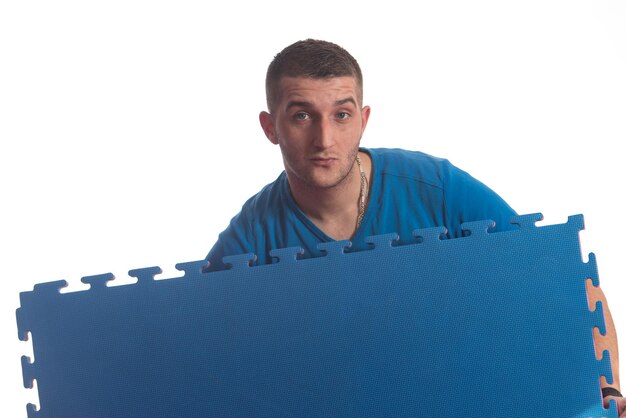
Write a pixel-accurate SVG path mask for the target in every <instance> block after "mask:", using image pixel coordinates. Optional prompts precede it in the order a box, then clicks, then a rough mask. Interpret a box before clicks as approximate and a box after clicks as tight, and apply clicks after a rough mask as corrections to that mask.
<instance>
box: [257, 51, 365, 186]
mask: <svg viewBox="0 0 626 418" xmlns="http://www.w3.org/2000/svg"><path fill="white" fill-rule="evenodd" d="M362 84H363V81H362V77H361V70H360V69H359V65H358V64H357V62H356V60H355V59H354V58H353V57H352V56H351V55H350V54H348V52H346V51H345V50H344V49H343V48H341V47H339V46H337V45H335V44H332V43H330V42H325V41H316V40H306V41H300V42H296V43H295V44H293V45H290V46H288V47H287V48H285V49H284V50H283V51H282V52H280V53H279V54H278V55H276V58H274V61H273V62H272V63H271V64H270V66H269V69H268V73H267V94H268V96H267V100H268V107H269V113H268V112H265V111H264V112H261V113H260V115H259V121H260V123H261V127H262V128H263V131H264V133H265V136H266V137H267V138H268V139H269V141H270V142H271V143H273V144H275V145H279V146H280V150H281V153H282V155H283V162H284V165H285V171H286V173H287V177H288V180H289V185H290V187H291V190H292V193H297V192H298V191H302V190H304V189H308V190H311V189H312V188H315V189H318V190H321V189H325V190H331V189H332V190H337V188H338V187H343V185H345V184H346V182H347V181H350V180H351V179H352V178H353V177H354V176H350V173H352V172H354V167H355V161H356V156H357V154H358V152H359V144H360V141H361V136H362V135H363V131H364V130H365V126H366V125H367V120H368V118H369V114H370V108H369V106H363V104H362V102H363V87H362ZM357 172H358V170H357ZM357 180H358V177H357ZM357 183H358V181H357Z"/></svg>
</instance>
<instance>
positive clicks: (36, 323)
mask: <svg viewBox="0 0 626 418" xmlns="http://www.w3.org/2000/svg"><path fill="white" fill-rule="evenodd" d="M539 219H541V215H540V214H533V215H524V216H519V217H516V218H514V219H513V220H512V222H513V223H516V224H518V225H519V228H518V229H515V230H511V231H505V232H497V233H490V232H488V228H489V227H490V225H491V221H481V222H474V223H470V224H465V225H464V228H465V229H467V230H468V231H470V235H469V236H468V237H464V238H457V239H448V240H442V239H440V235H441V234H442V233H443V232H444V230H443V229H441V228H434V229H427V230H418V231H416V232H415V235H416V243H415V244H410V245H403V246H394V245H393V243H394V236H393V235H381V236H375V237H371V242H372V249H371V250H368V251H360V252H350V251H349V242H347V241H340V242H334V243H327V244H321V245H322V247H323V248H324V249H325V251H326V253H327V254H326V256H324V257H318V258H311V259H304V260H299V259H297V256H298V254H299V252H300V249H298V248H288V249H278V250H274V251H273V253H272V255H273V256H274V257H276V259H277V263H275V264H271V265H265V266H258V267H249V263H250V260H251V259H253V258H254V256H253V255H252V254H247V255H241V256H233V257H228V258H227V260H226V261H228V262H229V263H230V264H231V266H232V268H231V269H230V270H225V271H220V272H211V273H202V271H203V268H204V267H206V262H204V261H198V262H191V263H182V264H179V265H177V268H178V269H179V270H181V271H184V277H182V278H173V279H168V280H156V281H155V280H154V275H155V274H158V273H159V272H160V269H159V268H158V267H153V268H146V269H137V270H131V272H130V274H131V275H132V276H135V277H137V278H138V282H137V283H136V284H132V285H123V286H113V287H109V286H107V283H108V282H109V281H111V280H113V279H114V278H113V276H112V275H111V274H104V275H99V276H90V277H85V278H83V282H85V283H89V284H90V285H91V288H90V289H89V290H87V291H80V292H70V293H60V292H59V289H60V288H62V287H64V286H66V285H67V283H66V282H64V281H58V282H51V283H43V284H39V285H36V286H35V288H34V290H33V291H30V292H23V293H22V294H21V307H20V308H19V309H18V310H17V322H18V328H19V336H20V338H21V339H26V335H27V332H31V335H32V340H33V351H34V358H35V361H34V362H32V363H31V362H30V359H28V358H24V359H23V362H22V363H23V372H24V384H25V386H26V387H32V381H33V379H37V386H38V390H39V399H40V409H39V411H35V409H34V408H33V407H32V406H29V407H28V415H29V417H50V418H53V417H54V418H113V417H128V418H131V417H132V418H143V417H145V418H148V417H150V418H166V417H167V418H170V417H171V418H174V417H186V418H187V417H249V416H254V417H405V416H406V417H409V416H411V417H457V416H463V417H550V418H553V417H581V418H582V417H585V418H587V417H602V416H606V417H616V416H617V411H616V410H615V407H614V405H612V406H611V409H609V410H606V409H604V408H603V406H602V400H601V394H600V386H599V380H600V376H606V378H607V379H608V380H609V381H611V380H612V377H611V369H610V360H609V357H608V353H606V352H605V353H604V356H603V358H602V359H601V360H600V361H598V360H596V355H595V349H594V344H593V337H592V335H593V332H592V330H593V328H594V327H598V328H600V330H601V332H603V331H604V318H603V316H602V309H601V305H600V303H598V305H597V306H596V309H595V311H590V310H589V309H588V302H587V295H586V288H585V283H586V280H587V279H592V280H593V282H594V284H595V285H598V277H597V269H596V263H595V258H594V256H593V254H591V255H590V257H589V261H588V262H587V263H584V262H583V261H582V257H581V254H580V244H579V238H578V233H579V231H580V230H581V229H582V228H583V219H582V216H581V215H577V216H572V217H570V218H569V219H568V222H567V223H565V224H559V225H549V226H542V227H536V226H535V222H536V221H537V220H539Z"/></svg>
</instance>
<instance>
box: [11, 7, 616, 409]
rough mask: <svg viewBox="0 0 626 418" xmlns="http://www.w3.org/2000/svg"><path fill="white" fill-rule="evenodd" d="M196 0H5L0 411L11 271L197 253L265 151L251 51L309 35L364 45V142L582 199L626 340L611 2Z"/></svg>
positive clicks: (509, 193) (22, 278)
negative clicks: (368, 112) (422, 153)
mask: <svg viewBox="0 0 626 418" xmlns="http://www.w3.org/2000/svg"><path fill="white" fill-rule="evenodd" d="M209 3H210V2H202V1H176V2H173V1H171V2H167V1H138V0H124V1H118V0H113V1H111V0H109V1H106V2H104V1H100V2H96V1H89V2H85V1H67V0H57V1H39V0H31V1H3V2H2V3H0V141H1V142H0V144H1V148H0V193H1V201H0V249H1V252H0V260H1V265H0V267H1V268H0V272H1V274H2V278H1V281H0V283H1V284H0V286H1V292H0V298H1V299H0V331H1V332H0V338H1V340H0V345H1V347H2V356H1V357H0V359H1V364H0V370H2V373H0V385H1V387H0V392H1V393H2V394H3V405H2V406H1V407H0V409H1V410H2V412H1V414H2V416H5V417H25V416H26V409H25V404H26V403H27V402H29V401H33V400H35V399H36V397H34V395H33V391H28V390H26V389H23V388H22V376H21V365H20V356H21V355H22V354H23V353H25V352H28V350H29V348H28V343H24V342H20V341H19V340H18V336H17V328H16V324H15V309H16V308H17V307H19V304H20V302H19V292H21V291H28V290H31V289H32V287H33V285H34V284H35V283H40V282H46V281H52V280H59V279H65V280H67V281H69V282H70V284H71V287H72V288H73V289H79V288H81V287H82V284H81V283H80V277H82V276H86V275H92V274H98V273H105V272H113V273H114V274H115V275H116V276H117V277H118V280H127V279H128V278H127V275H126V272H127V271H128V270H129V269H132V268H138V267H146V266H153V265H158V266H161V268H162V269H163V270H164V273H163V276H164V277H173V276H179V275H180V274H179V272H178V271H177V270H175V269H174V264H176V263H178V262H183V261H191V260H198V259H202V258H204V256H205V255H206V253H207V252H208V250H209V248H210V247H211V245H212V244H213V242H214V240H215V239H216V237H217V234H218V233H219V232H220V231H221V230H222V229H223V228H224V227H225V226H226V224H227V222H228V220H229V219H230V217H231V216H233V215H234V214H235V213H236V212H237V211H238V209H239V208H240V206H241V204H242V203H243V201H244V200H245V199H246V198H247V197H249V196H250V195H251V194H253V193H254V192H256V191H257V190H258V189H259V188H260V187H261V186H263V185H264V184H266V183H268V182H270V181H272V180H273V179H274V178H275V177H276V176H277V175H278V173H279V171H280V170H281V159H280V153H279V150H278V148H276V147H274V146H272V145H271V144H270V143H269V142H268V141H267V140H266V139H265V137H264V135H263V133H262V131H261V129H260V127H259V125H258V119H257V115H258V112H259V111H261V110H263V109H264V108H265V98H264V84H263V83H264V77H265V70H266V67H267V65H268V64H269V62H270V60H271V58H272V57H273V56H274V54H275V53H276V52H278V51H279V50H280V49H282V48H283V47H284V46H286V45H288V44H290V43H292V42H294V41H296V40H299V39H304V38H307V37H313V38H321V39H327V40H331V41H334V42H336V43H338V44H340V45H342V46H344V47H345V48H346V49H348V50H349V51H350V52H351V53H352V54H353V55H354V56H355V57H356V58H357V59H358V60H359V62H360V64H361V67H362V69H363V72H364V76H365V102H366V103H367V104H369V105H371V106H372V115H371V118H370V125H369V127H368V130H367V131H366V133H365V136H364V138H363V145H364V146H369V147H403V148H409V149H419V150H422V151H425V152H428V153H430V154H434V155H437V156H443V157H447V158H449V159H450V160H451V161H452V162H453V163H455V164H457V165H458V166H460V167H462V168H464V169H465V170H467V171H469V172H470V173H472V174H473V175H474V176H475V177H477V178H479V179H480V180H482V181H483V182H485V183H486V184H488V185H489V186H491V187H492V188H493V189H494V190H496V191H497V192H498V193H500V194H501V195H502V196H503V197H504V198H505V199H506V200H507V201H509V203H510V204H511V205H512V206H513V207H514V208H515V209H516V210H517V211H518V212H519V213H534V212H542V213H543V214H544V216H545V223H562V222H565V221H566V220H567V216H568V215H573V214H578V213H582V214H584V215H585V221H586V230H585V231H584V232H582V233H581V237H582V252H583V254H584V258H585V259H586V258H587V254H588V253H589V252H591V251H593V252H594V253H595V254H596V255H597V257H598V267H599V271H600V279H601V282H602V284H603V288H604V289H605V292H606V293H607V295H608V299H609V303H610V305H611V308H612V310H613V313H614V317H615V321H616V322H617V327H618V334H619V335H622V340H625V341H626V307H625V306H624V305H625V304H624V303H623V299H624V294H625V290H626V285H624V259H625V254H624V253H623V245H622V244H621V243H622V241H623V240H624V237H625V236H626V227H625V226H624V221H623V219H622V215H623V213H624V209H625V205H624V201H625V200H624V197H623V183H624V180H625V179H626V175H625V174H624V168H623V160H624V152H623V151H622V146H623V142H624V140H625V139H626V77H624V74H626V2H624V1H598V0H588V1H572V0H563V1H555V0H540V1H528V0H527V1H523V2H510V1H501V0H498V1H495V0H494V1H471V2H469V1H431V0H429V1H414V2H406V4H407V5H408V4H412V5H413V6H411V10H409V9H407V6H406V5H404V4H405V3H404V2H399V1H393V0H387V1H384V2H376V3H375V4H376V6H369V5H367V4H366V2H363V1H349V0H346V1H343V2H337V1H323V0H318V1H315V2H293V1H271V2H249V4H247V3H242V2H236V1H231V2H213V3H222V5H219V6H215V5H209ZM226 3H228V5H225V4H226ZM529 279H531V278H529ZM625 344H626V343H625Z"/></svg>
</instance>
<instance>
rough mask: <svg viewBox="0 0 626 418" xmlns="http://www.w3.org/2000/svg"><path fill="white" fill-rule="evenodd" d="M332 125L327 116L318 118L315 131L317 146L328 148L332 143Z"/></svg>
mask: <svg viewBox="0 0 626 418" xmlns="http://www.w3.org/2000/svg"><path fill="white" fill-rule="evenodd" d="M333 135H334V134H333V126H332V121H330V120H328V118H319V119H318V122H317V129H316V132H315V145H316V146H317V147H319V148H330V147H331V146H332V145H333V141H334V138H333Z"/></svg>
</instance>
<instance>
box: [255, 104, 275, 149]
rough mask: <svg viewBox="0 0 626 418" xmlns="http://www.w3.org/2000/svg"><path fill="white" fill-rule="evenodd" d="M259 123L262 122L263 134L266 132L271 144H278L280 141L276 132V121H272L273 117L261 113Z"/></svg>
mask: <svg viewBox="0 0 626 418" xmlns="http://www.w3.org/2000/svg"><path fill="white" fill-rule="evenodd" d="M259 122H261V128H263V132H265V136H266V137H267V139H269V140H270V142H271V143H272V144H274V145H276V144H278V139H277V138H276V131H275V130H274V120H273V119H272V115H270V114H269V113H267V112H265V111H263V112H261V113H259Z"/></svg>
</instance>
